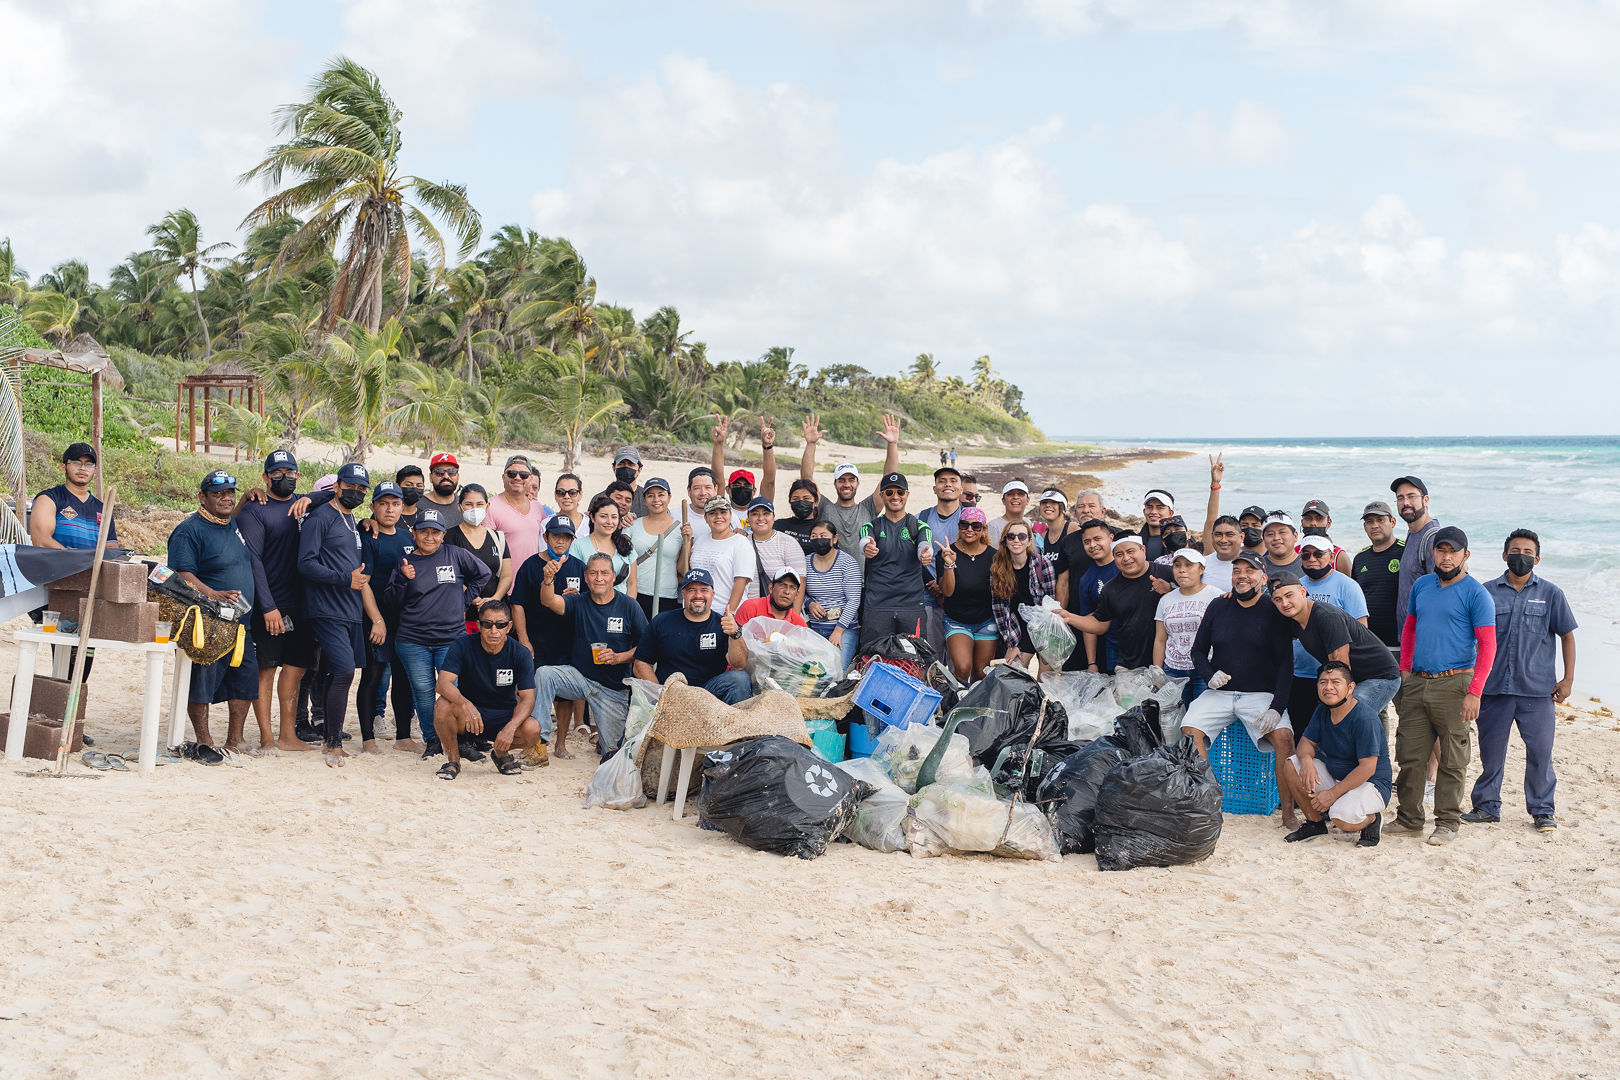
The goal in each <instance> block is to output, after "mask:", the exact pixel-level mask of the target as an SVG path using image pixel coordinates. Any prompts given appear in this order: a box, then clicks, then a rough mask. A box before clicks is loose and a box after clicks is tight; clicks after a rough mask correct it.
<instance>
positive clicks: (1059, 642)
mask: <svg viewBox="0 0 1620 1080" xmlns="http://www.w3.org/2000/svg"><path fill="white" fill-rule="evenodd" d="M1059 607H1060V605H1059V604H1058V602H1057V598H1056V597H1052V596H1043V597H1042V598H1041V603H1040V606H1039V607H1032V606H1031V605H1029V604H1019V605H1018V614H1019V615H1020V616H1021V617H1022V618H1023V620H1024V626H1025V627H1027V628H1028V629H1029V640H1030V643H1031V644H1033V645H1034V646H1035V651H1036V652H1037V653H1039V654H1040V657H1041V659H1042V660H1045V661H1046V662H1047V664H1049V665H1050V666H1052V667H1054V668H1061V667H1062V666H1063V665H1064V663H1065V662H1066V661H1067V660H1068V659H1069V654H1070V653H1072V652H1074V631H1073V630H1070V629H1069V626H1068V624H1067V623H1065V622H1064V621H1063V619H1062V618H1061V617H1060V616H1059V615H1058V610H1059Z"/></svg>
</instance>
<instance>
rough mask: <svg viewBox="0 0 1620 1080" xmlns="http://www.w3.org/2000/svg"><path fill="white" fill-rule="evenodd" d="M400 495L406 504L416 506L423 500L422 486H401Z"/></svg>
mask: <svg viewBox="0 0 1620 1080" xmlns="http://www.w3.org/2000/svg"><path fill="white" fill-rule="evenodd" d="M399 497H400V498H401V499H404V500H405V505H406V506H415V505H416V504H417V503H419V502H421V501H422V489H421V488H400V489H399Z"/></svg>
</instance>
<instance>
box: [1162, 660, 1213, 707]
mask: <svg viewBox="0 0 1620 1080" xmlns="http://www.w3.org/2000/svg"><path fill="white" fill-rule="evenodd" d="M1164 673H1165V674H1166V675H1168V676H1170V677H1171V678H1172V679H1186V680H1187V685H1186V686H1184V687H1182V689H1181V703H1182V704H1183V705H1191V704H1192V703H1193V698H1195V697H1197V696H1198V695H1199V694H1202V693H1203V692H1204V691H1205V690H1208V689H1209V685H1208V684H1207V683H1205V682H1204V680H1203V679H1200V678H1199V677H1198V672H1196V671H1192V670H1190V669H1187V668H1173V667H1167V668H1165V669H1164Z"/></svg>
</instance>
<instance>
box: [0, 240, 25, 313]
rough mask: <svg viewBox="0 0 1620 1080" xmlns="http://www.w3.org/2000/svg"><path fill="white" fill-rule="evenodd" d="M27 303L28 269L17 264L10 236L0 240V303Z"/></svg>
mask: <svg viewBox="0 0 1620 1080" xmlns="http://www.w3.org/2000/svg"><path fill="white" fill-rule="evenodd" d="M26 303H28V271H26V270H24V269H23V268H22V267H20V266H18V265H17V256H16V255H15V254H14V253H13V252H12V250H11V237H9V236H8V237H6V238H5V239H3V240H0V304H10V305H11V306H12V307H19V308H20V307H22V306H23V305H24V304H26Z"/></svg>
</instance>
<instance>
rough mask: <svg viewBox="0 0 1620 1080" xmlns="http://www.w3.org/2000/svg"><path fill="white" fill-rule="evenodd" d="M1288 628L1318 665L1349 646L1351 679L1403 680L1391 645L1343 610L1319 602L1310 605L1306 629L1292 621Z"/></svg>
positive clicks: (1290, 620) (1358, 680) (1357, 680)
mask: <svg viewBox="0 0 1620 1080" xmlns="http://www.w3.org/2000/svg"><path fill="white" fill-rule="evenodd" d="M1288 625H1289V626H1291V627H1293V634H1294V637H1296V638H1298V639H1299V643H1300V644H1301V645H1303V646H1305V651H1306V652H1308V653H1310V654H1311V656H1312V657H1314V658H1315V659H1316V661H1317V663H1326V662H1327V658H1328V655H1329V654H1330V653H1332V652H1333V650H1334V649H1338V648H1342V647H1344V646H1346V645H1348V646H1350V677H1351V678H1352V679H1354V680H1355V681H1356V682H1361V681H1363V680H1364V679H1398V678H1400V677H1401V669H1400V668H1399V667H1398V666H1397V665H1396V663H1395V658H1394V657H1392V656H1390V655H1389V646H1387V645H1385V644H1384V643H1383V642H1382V641H1380V640H1379V639H1378V635H1377V634H1374V633H1373V632H1372V631H1371V630H1369V629H1368V628H1367V627H1365V626H1362V625H1361V623H1359V622H1357V621H1356V620H1355V619H1354V618H1352V617H1351V616H1350V613H1349V612H1347V611H1345V610H1344V609H1343V608H1341V607H1335V606H1334V605H1332V604H1328V603H1324V602H1322V601H1320V600H1318V601H1316V602H1315V603H1314V604H1312V605H1311V617H1310V618H1309V619H1308V620H1306V623H1305V625H1304V626H1300V625H1299V623H1297V622H1295V621H1294V620H1293V619H1289V620H1288Z"/></svg>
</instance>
